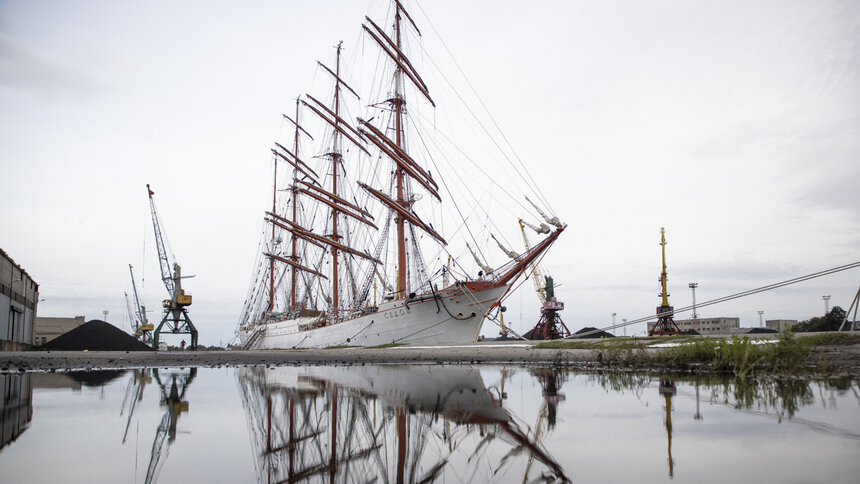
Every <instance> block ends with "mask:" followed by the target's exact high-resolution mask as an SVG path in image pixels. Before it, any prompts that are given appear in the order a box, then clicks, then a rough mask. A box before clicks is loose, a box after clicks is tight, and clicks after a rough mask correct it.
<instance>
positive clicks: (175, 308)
mask: <svg viewBox="0 0 860 484" xmlns="http://www.w3.org/2000/svg"><path fill="white" fill-rule="evenodd" d="M146 191H147V193H148V194H149V206H150V209H151V210H152V229H153V231H154V232H155V246H156V247H157V249H158V261H159V265H160V266H161V280H162V281H163V282H164V287H165V288H166V289H167V294H168V295H169V296H170V299H165V300H164V302H163V303H162V305H163V306H164V317H163V318H162V319H161V323H159V324H158V327H157V328H155V333H154V334H153V338H152V347H153V348H156V349H157V348H158V337H159V336H160V334H161V328H162V327H164V325H165V324H167V329H168V330H170V332H171V333H173V334H190V335H191V346H190V348H191V349H195V348H196V347H197V328H195V327H194V324H192V323H191V318H189V317H188V310H187V309H186V308H187V307H188V306H191V295H190V294H185V290H184V289H182V268H181V267H180V266H179V264H178V263H176V262H173V263H172V264H171V261H170V258H169V257H168V255H167V248H166V247H165V245H164V239H163V237H162V229H161V224H160V223H159V222H158V211H156V209H155V200H154V199H153V198H152V196H153V195H155V192H153V191H152V189H151V188H149V185H146ZM171 267H172V268H173V273H172V274H171V272H170V269H171Z"/></svg>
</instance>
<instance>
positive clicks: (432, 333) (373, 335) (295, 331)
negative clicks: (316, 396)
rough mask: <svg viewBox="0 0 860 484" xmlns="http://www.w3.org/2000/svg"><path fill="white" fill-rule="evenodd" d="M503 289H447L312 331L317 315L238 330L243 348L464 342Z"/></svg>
mask: <svg viewBox="0 0 860 484" xmlns="http://www.w3.org/2000/svg"><path fill="white" fill-rule="evenodd" d="M507 289H508V286H507V285H502V286H498V287H491V288H487V289H482V290H477V291H474V292H473V291H470V290H469V289H467V288H465V287H463V286H461V285H454V286H450V287H448V288H446V289H443V290H442V291H439V292H437V293H436V294H435V296H434V295H433V294H426V295H422V296H420V297H418V298H415V299H413V300H411V301H404V300H399V301H392V302H386V303H383V304H381V305H380V306H379V310H378V311H376V312H373V313H369V314H365V315H362V316H358V317H356V318H353V319H349V320H345V321H342V322H339V323H336V324H328V325H325V326H322V327H316V328H313V329H304V330H303V329H302V328H307V327H309V326H311V325H313V323H315V322H317V320H318V319H319V318H317V317H303V318H302V317H300V318H296V319H287V320H284V321H278V322H269V323H265V324H259V323H258V324H256V325H248V326H247V327H244V328H241V329H240V330H239V340H240V341H241V342H242V345H243V346H244V345H245V344H246V343H247V342H248V341H251V342H252V343H251V344H250V346H249V348H248V349H288V348H325V347H329V346H340V345H348V346H377V345H383V344H391V343H394V344H440V343H468V342H470V341H475V340H477V338H478V333H479V332H480V330H481V325H482V324H483V322H484V317H485V315H486V314H487V312H489V310H490V308H491V306H492V305H493V304H494V303H496V302H497V301H498V300H499V298H501V297H502V295H503V294H504V293H505V292H506V291H507Z"/></svg>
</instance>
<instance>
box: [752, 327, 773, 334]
mask: <svg viewBox="0 0 860 484" xmlns="http://www.w3.org/2000/svg"><path fill="white" fill-rule="evenodd" d="M765 333H779V331H777V330H775V329H773V328H753V329H751V330H749V331H747V334H765Z"/></svg>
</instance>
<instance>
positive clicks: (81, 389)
mask: <svg viewBox="0 0 860 484" xmlns="http://www.w3.org/2000/svg"><path fill="white" fill-rule="evenodd" d="M0 382H2V383H3V390H4V399H3V407H2V442H0V444H2V448H0V481H2V482H10V483H12V482H63V483H73V482H87V483H91V482H162V483H168V482H177V483H179V482H181V483H184V484H187V483H189V482H240V483H241V482H266V483H274V482H302V481H303V482H322V481H327V482H359V483H364V482H401V481H402V482H420V481H426V482H429V481H436V482H472V483H476V482H512V483H521V482H546V481H549V482H551V481H552V480H553V479H559V480H562V481H563V480H570V481H572V482H668V481H675V482H695V483H700V482H714V483H725V482H781V483H782V482H823V481H827V482H831V483H832V482H846V483H848V482H850V483H856V482H858V476H860V459H858V456H860V385H858V381H854V380H839V381H826V382H825V381H810V380H804V381H798V380H791V381H768V380H759V381H752V382H750V381H746V382H738V381H734V380H731V379H721V378H711V379H698V380H695V379H674V380H670V379H665V378H664V379H661V378H659V377H656V376H646V375H638V374H628V373H605V374H584V373H574V372H565V371H554V370H550V369H535V368H518V367H508V368H502V367H469V366H441V365H436V366H390V365H380V366H357V367H274V368H266V367H243V368H201V369H196V370H194V369H187V368H185V369H176V368H172V369H165V368H161V369H146V370H127V371H111V372H97V371H91V372H80V373H65V374H60V373H47V374H46V373H39V374H37V373H32V374H11V375H10V374H2V375H0Z"/></svg>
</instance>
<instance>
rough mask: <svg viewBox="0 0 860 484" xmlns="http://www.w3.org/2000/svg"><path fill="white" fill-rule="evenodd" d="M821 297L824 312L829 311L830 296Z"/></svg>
mask: <svg viewBox="0 0 860 484" xmlns="http://www.w3.org/2000/svg"><path fill="white" fill-rule="evenodd" d="M821 299H824V314H825V315H826V314H827V313H829V312H830V296H821Z"/></svg>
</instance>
